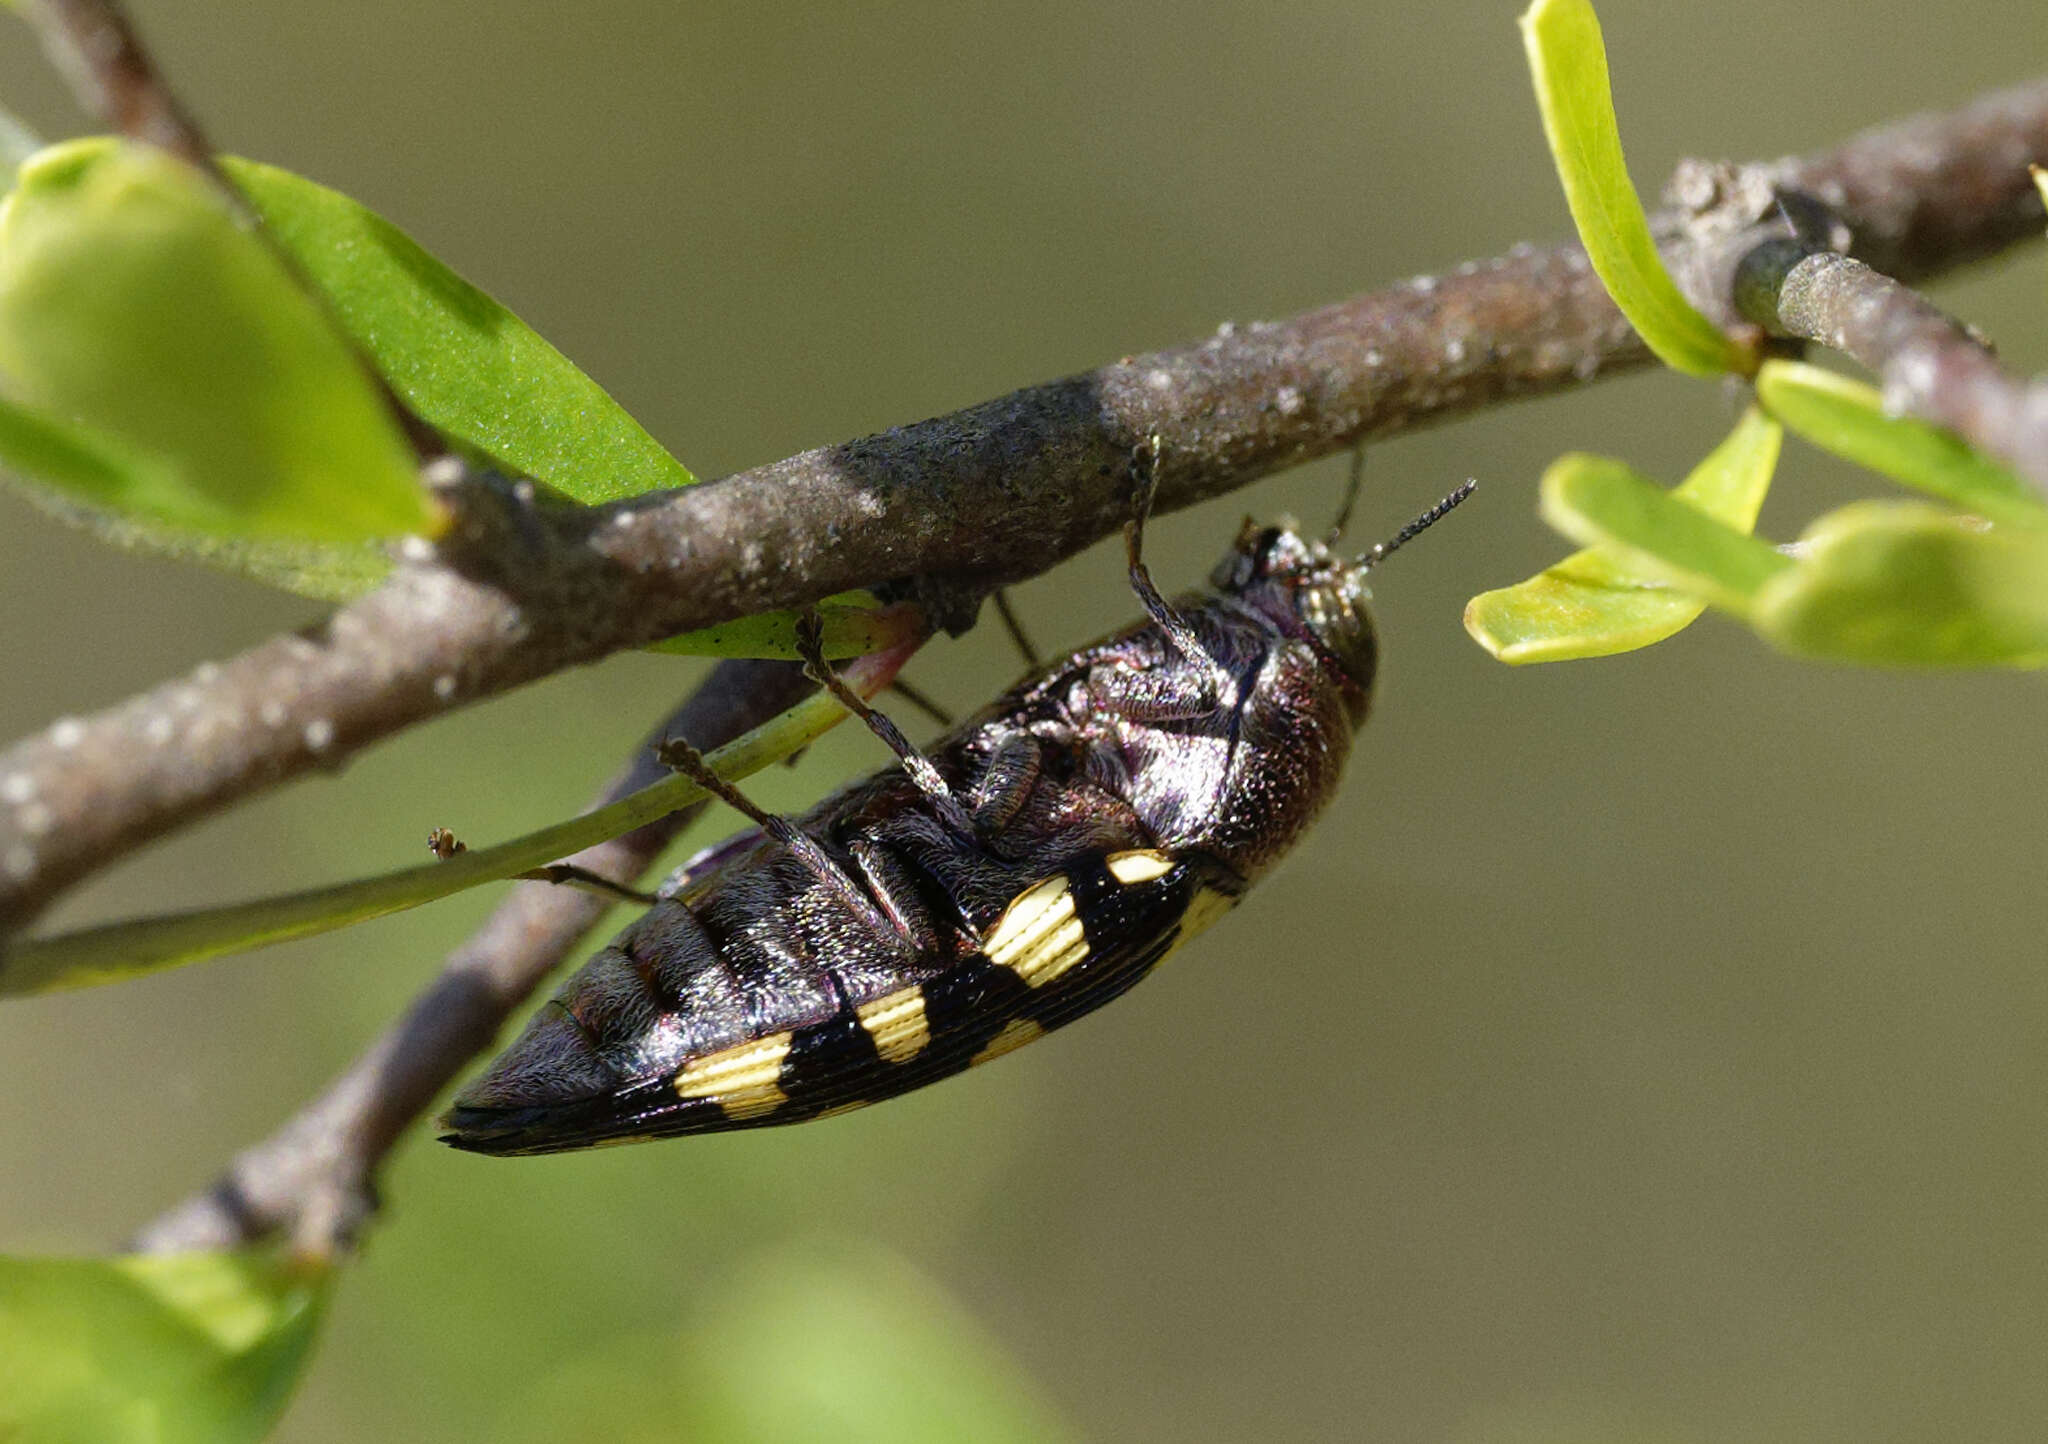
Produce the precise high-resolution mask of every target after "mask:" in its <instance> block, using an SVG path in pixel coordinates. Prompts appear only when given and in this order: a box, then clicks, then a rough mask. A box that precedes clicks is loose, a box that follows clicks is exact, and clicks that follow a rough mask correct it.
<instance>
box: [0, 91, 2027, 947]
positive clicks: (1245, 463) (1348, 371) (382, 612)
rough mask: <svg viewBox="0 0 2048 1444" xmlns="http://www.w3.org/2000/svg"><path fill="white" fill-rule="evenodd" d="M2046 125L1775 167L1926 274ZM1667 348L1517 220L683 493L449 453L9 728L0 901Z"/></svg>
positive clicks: (1036, 566) (1704, 232)
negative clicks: (362, 586) (606, 661)
mask: <svg viewBox="0 0 2048 1444" xmlns="http://www.w3.org/2000/svg"><path fill="white" fill-rule="evenodd" d="M1986 154H1988V155H1991V156H1994V157H1998V158H2000V161H2001V162H2004V161H2005V160H2008V159H2009V160H2010V162H2011V163H2010V165H2009V166H2008V165H2005V164H2003V163H2001V164H1999V165H1995V166H1994V165H1988V164H1987V163H1985V162H1984V161H1983V160H1982V158H1981V157H1982V156H1983V155H1986ZM2043 156H2048V81H2039V82H2035V83H2033V84H2031V85H2028V86H2025V87H2022V88H2020V89H2017V90H2014V91H2010V92H2006V93H2004V94H2001V95H1996V96H1992V97H1989V98H1987V99H1984V100H1980V101H1978V102H1977V103H1975V104H1973V105H1971V106H1969V107H1966V108H1964V109H1962V110H1959V111H1956V112H1953V113H1950V114H1948V115H1943V116H1933V117H1926V118H1923V119H1920V120H1917V121H1914V122H1910V123H1909V124H1908V125H1907V126H1905V127H1894V128H1892V129H1891V130H1888V131H1885V132H1880V133H1878V134H1876V135H1875V136H1872V137H1866V138H1863V139H1860V140H1857V141H1852V142H1850V143H1849V144H1848V145H1847V146H1845V147H1843V148H1842V149H1840V150H1838V151H1835V152H1833V153H1830V154H1828V155H1824V156H1820V157H1816V158H1814V159H1811V160H1808V161H1804V162H1786V163H1781V164H1779V165H1777V166H1774V167H1767V168H1764V169H1765V170H1767V171H1768V172H1769V173H1770V175H1771V176H1772V177H1774V178H1775V179H1777V180H1779V181H1784V182H1790V183H1807V184H1811V185H1813V186H1815V187H1816V188H1817V189H1818V190H1819V191H1820V193H1821V194H1822V195H1823V196H1824V198H1828V199H1830V200H1831V201H1832V202H1833V203H1835V204H1836V205H1837V209H1838V213H1839V215H1840V217H1841V219H1842V220H1843V221H1844V222H1845V223H1846V224H1847V225H1848V227H1849V228H1850V230H1851V231H1852V233H1853V234H1854V236H1855V241H1856V245H1857V247H1858V248H1859V249H1860V250H1862V251H1865V252H1867V253H1869V254H1872V255H1873V256H1890V257H1896V258H1904V259H1905V260H1907V261H1910V262H1911V265H1910V266H1907V265H1901V266H1900V268H1899V269H1900V272H1901V274H1908V273H1931V272H1932V271H1934V270H1935V269H1938V268H1939V267H1940V266H1941V265H1942V264H1943V261H1942V253H1941V252H1940V251H1939V249H1938V246H1947V247H1948V248H1949V249H1948V251H1947V252H1946V254H1948V255H1951V256H1954V257H1957V258H1971V257H1976V256H1981V255H1983V254H1986V253H1988V252H1989V251H1992V250H1995V249H1997V248H1998V247H1999V246H2002V245H2005V244H2009V243H2010V242H2012V241H2014V240H2016V239H2019V238H2020V237H2021V236H2023V235H2026V234H2030V233H2031V232H2032V231H2034V230H2037V229H2038V227H2039V224H2040V210H2039V202H2038V200H2037V199H2036V198H2035V197H2034V195H2033V192H2032V187H2031V184H2030V182H2029V180H2028V177H2027V174H2026V170H2025V166H2024V163H2023V162H2024V160H2025V159H2026V158H2028V157H2037V158H2038V157H2043ZM1715 219H1716V218H1715V217H1714V216H1712V215H1701V214H1679V215H1677V216H1674V217H1670V218H1667V222H1666V224H1667V226H1668V228H1669V230H1670V233H1671V234H1672V235H1673V240H1672V245H1671V250H1670V253H1669V254H1670V255H1671V256H1672V257H1673V258H1674V259H1675V260H1677V261H1679V262H1681V263H1683V262H1685V261H1686V260H1687V258H1688V256H1689V255H1694V254H1696V253H1700V252H1705V251H1716V252H1718V251H1720V250H1723V249H1725V246H1726V234H1725V232H1726V229H1727V228H1726V227H1725V226H1721V225H1717V224H1709V222H1711V221H1714V220H1715ZM1753 219H1754V217H1753V216H1749V215H1745V216H1744V217H1743V221H1744V223H1745V224H1746V223H1748V222H1749V221H1750V220H1753ZM1937 243H1938V244H1937ZM1914 268H1918V270H1917V271H1915V270H1914ZM1680 269H1681V272H1682V273H1683V271H1685V270H1686V269H1688V268H1687V267H1685V266H1684V265H1683V264H1681V266H1680ZM1724 309H1725V303H1724ZM1648 361H1649V355H1648V352H1647V351H1646V350H1645V349H1644V348H1643V346H1642V344H1641V342H1640V341H1639V340H1638V339H1637V338H1636V337H1635V335H1634V334H1633V333H1632V332H1631V331H1630V330H1629V329H1628V327H1627V326H1626V324H1625V323H1623V322H1622V320H1621V318H1620V317H1619V315H1618V314H1617V313H1616V312H1615V311H1614V309H1613V307H1612V305H1611V304H1610V302H1609V301H1608V299H1607V297H1606V295H1605V294H1604V292H1603V291H1602V289H1601V287H1600V283H1599V281H1598V280H1597V279H1596V278H1595V277H1594V276H1593V274H1592V273H1591V271H1590V269H1589V268H1588V267H1587V265H1586V262H1585V257H1584V255H1583V253H1582V252H1580V251H1579V250H1578V249H1577V248H1576V247H1564V248H1559V249H1556V250H1550V251H1538V250H1534V249H1531V248H1526V247H1523V248H1517V249H1516V250H1515V251H1513V252H1511V253H1510V254H1509V255H1508V256H1506V257H1503V258H1501V259H1498V260H1494V261H1489V262H1483V263H1474V264H1469V265H1466V266H1461V267H1459V268H1458V269H1457V270H1456V271H1455V272H1453V273H1450V274H1447V275H1443V276H1439V277H1423V278H1419V279H1417V280H1414V281H1411V282H1409V283H1407V284H1405V285H1401V286H1396V287H1394V288H1392V289H1389V290H1385V291H1380V292H1377V293H1374V294H1371V295H1367V296H1363V297H1359V298H1357V299H1354V300H1351V301H1347V302H1343V303H1341V304H1339V305H1335V306H1330V307H1327V308H1324V309H1322V310H1319V311H1313V312H1310V313H1308V314H1306V315H1303V316H1299V317H1296V318H1294V319H1293V320H1290V321H1285V322H1276V323H1253V324H1248V325H1239V326H1225V327H1224V328H1222V329H1221V330H1219V331H1218V332H1217V333H1216V334H1215V335H1214V336H1212V337H1210V338H1209V339H1207V340H1206V341H1203V342H1200V343H1197V344H1194V345H1189V346H1184V347H1180V348H1177V349H1174V350H1169V351H1162V352H1158V353H1155V354H1153V355H1149V356H1143V357H1135V358H1127V359H1125V360H1122V361H1119V362H1116V363H1114V364H1112V365H1109V366H1105V367H1102V368H1101V369H1099V370H1096V371H1093V372H1089V373H1087V374H1084V375H1081V376H1075V377H1069V378H1067V379H1065V380H1062V381H1056V382H1052V383H1049V384H1047V385H1042V386H1035V387H1030V388H1027V389H1025V390H1023V391H1019V392H1016V393H1014V394H1012V395H1010V396H1007V397H1004V398H1001V399H999V400H996V401H990V402H985V403H983V404H981V405H979V406H974V407H970V408H968V409H967V410H965V411H961V412H957V413H954V414H953V415H950V416H945V417H940V418H937V419H935V420H931V421H926V422H922V423H919V424H917V425H915V426H910V427H904V428H901V429H898V430H895V431H891V432H887V433H884V434H883V435H880V436H873V437H867V438H863V439H861V440H858V441H853V442H849V443H846V444H844V445H841V446H836V447H831V448H827V449H824V450H820V451H813V452H807V453H805V454H803V455H801V456H797V457H793V458H791V459H789V460H787V461H783V462H778V463H775V464H774V465H770V466H765V467H761V468H759V469H757V470H754V471H750V472H745V473H742V474H740V475H738V476H734V477H730V478H727V479H726V480H725V481H723V482H720V483H716V484H713V485H708V486H702V487H696V488H692V489H689V490H686V491H682V492H677V493H664V494H660V495H654V496H648V497H642V498H636V499H634V500H633V501H630V502H625V503H620V504H617V505H614V506H611V507H606V508H599V509H591V510H587V511H576V512H568V513H563V512H554V511H546V510H540V509H535V508H534V507H532V506H531V505H527V504H523V503H522V502H521V500H520V498H519V496H518V494H517V493H516V491H514V492H512V493H508V492H507V491H506V490H505V489H504V488H503V487H502V486H499V485H495V484H493V483H491V482H489V481H488V480H487V479H484V480H479V479H475V478H456V479H444V481H443V483H442V485H443V489H444V491H445V493H446V494H447V496H448V498H449V500H450V501H451V503H452V504H453V507H454V509H455V511H456V513H457V515H458V516H460V517H461V518H462V523H461V525H460V526H459V527H458V529H457V531H456V533H455V534H454V535H453V536H452V537H451V538H450V539H449V540H447V541H444V542H443V543H442V544H441V545H440V546H439V547H438V548H428V547H425V546H419V547H416V548H414V549H413V554H412V555H410V556H408V557H407V558H406V559H405V561H404V564H403V565H401V567H400V568H399V569H398V571H397V573H396V574H395V575H394V577H393V578H392V580H391V581H390V582H389V583H388V584H387V585H386V586H384V587H383V588H381V589H380V590H379V591H378V592H376V593H374V594H372V595H370V596H368V597H365V598H363V599H362V600H360V601H358V602H356V603H354V604H352V605H351V606H349V607H346V608H344V609H343V610H341V611H340V612H338V613H337V614H336V615H335V616H334V617H333V618H332V619H331V620H330V621H329V622H327V623H326V624H325V625H324V626H322V627H318V628H315V629H313V630H312V631H310V632H308V633H306V634H305V635H303V636H299V637H291V638H286V639H283V640H281V641H276V642H272V643H269V644H267V645H265V646H263V647H259V648H257V649H255V650H254V651H252V652H249V653H245V654H244V655H243V656H242V657H240V658H237V659H235V660H233V661H230V662H227V663H224V664H221V665H218V666H209V667H205V668H202V669H200V670H199V671H197V672H195V673H193V674H192V675H191V676H189V677H188V678H186V679H184V680H183V681H180V682H177V683H173V684H171V685H169V686H167V687H163V688H160V689H158V690H157V691H154V692H151V693H148V694H146V695H144V696H142V697H139V698H136V699H134V700H132V701H130V702H128V703H126V704H124V705H122V706H119V707H115V708H113V709H110V710H109V711H106V712H103V713H100V714H98V715H96V716H93V717H90V718H84V719H65V720H64V721H60V722H59V723H57V724H56V725H55V726H53V727H51V728H50V729H49V730H48V731H46V732H44V733H42V734H40V735H39V736H36V737H32V738H29V739H27V740H26V741H24V742H21V743H19V744H17V745H16V746H14V747H13V748H11V749H9V750H8V751H6V752H5V753H0V932H5V931H8V930H19V929H20V928H22V927H24V926H25V925H26V924H27V923H28V922H29V921H30V920H31V919H32V918H34V917H35V916H36V914H37V913H38V912H40V910H41V909H42V908H43V907H45V906H46V905H47V904H48V903H49V902H50V900H51V899H53V898H54V897H55V896H56V895H57V894H58V893H59V892H60V891H62V889H64V888H65V887H67V886H69V885H70V884H72V883H74V882H76V881H77V880H78V879H80V878H82V877H84V876H85V875H87V874H88V873H89V872H91V871H93V870H95V869H96V868H98V867H101V866H103V865H105V864H106V863H107V862H110V861H112V860H113V859H115V858H118V857H120V856H122V855H124V854H126V853H127V852H129V851H131V850H133V849H134V848H135V847H136V846H138V845H140V844H141V843H143V842H145V841H148V840H149V839H151V838H154V837H157V836H160V835H162V834H163V833H165V832H167V831H169V830H170V829H172V828H174V827H177V826H179V825H181V824H183V823H185V822H189V821H191V820H192V819H194V818H197V817H200V816H204V815H206V814H208V813H211V812H214V811H217V810H218V809H220V808H221V807H223V806H225V805H227V804H228V803H231V802H233V801H235V800H237V799H238V798H241V797H243V796H246V795H248V794H249V793H251V792H253V791H255V790H257V789H259V788H262V787H266V786H270V785H274V784H276V783H278V782H281V781H284V780H286V779H289V778H292V777H295V776H299V775H303V774H304V773H306V772H308V771H309V770H313V769H316V768H332V767H336V766H339V765H340V764H341V763H342V762H343V761H345V760H346V759H347V758H348V757H349V756H350V755H352V754H353V753H354V752H355V751H356V749H358V748H360V747H363V746H365V745H367V744H368V743H370V742H373V741H375V740H377V739H378V738H381V737H384V736H387V735H389V734H391V733H392V732H394V731H397V730H399V729H401V728H403V727H406V726H409V725H411V724H413V723H415V722H418V721H421V720H424V719H426V718H428V717H432V716H436V715H439V714H440V713H441V712H443V711H446V710H447V709H448V708H450V707H452V706H455V705H458V704H461V703H465V702H469V701H473V700H476V699H478V698H481V697H485V696H490V695H493V694H495V693H498V692H502V691H505V690H507V689H509V688H511V687H515V686H518V685H521V684H523V683H525V682H528V681H531V680H534V679H535V678H538V677H541V676H545V675H547V674H549V673H551V672H554V671H558V670H561V669H562V668H564V667H568V666H573V665H576V664H579V663H583V662H589V661H593V660H595V659H597V658H599V657H602V656H604V655H606V654H607V653H610V652H613V651H617V650H619V649H622V648H627V647H634V646H639V645H642V644H644V643H647V642H649V641H653V640H655V639H657V638H660V637H663V636H669V635H673V634H675V633H677V632H682V631H687V630H691V629H693V628H697V627H702V626H708V625H711V624H714V623H716V622H720V621H725V620H729V619H731V618H733V617H739V616H745V615H748V614H750V613H754V612H759V611H766V610H771V609H776V608H782V607H791V606H800V605H803V604H805V603H807V602H811V601H815V600H818V599H820V598H822V597H824V596H827V595H829V594H831V593H833V592H836V591H841V590H846V589H848V588H851V587H855V586H865V585H873V584H875V583H878V582H881V581H885V580H889V579H904V578H916V579H918V580H919V581H920V582H922V583H923V584H925V585H926V586H927V588H928V591H929V594H931V595H940V594H943V593H944V591H945V590H946V589H947V588H952V589H955V590H956V591H959V592H962V593H964V594H965V595H968V596H970V597H971V596H974V595H977V594H978V593H979V592H981V591H983V590H985V589H986V588H988V587H990V586H993V585H997V584H1000V583H1002V582H1005V581H1012V580H1017V579H1020V578H1023V577H1027V576H1034V575H1037V574H1039V573H1041V572H1043V571H1046V570H1048V569H1049V568H1051V567H1052V566H1054V565H1055V564H1057V563H1058V562H1060V561H1062V560H1064V559H1065V558H1067V557H1069V556H1072V555H1073V554H1075V553H1076V552H1078V551H1080V550H1081V549H1083V548H1084V547H1086V546H1088V545H1090V544H1091V543H1093V542H1095V541H1097V540H1099V539H1101V538H1103V537H1105V536H1107V535H1109V534H1110V533H1111V532H1112V531H1114V530H1115V529H1116V528H1117V527H1118V526H1120V525H1121V523H1122V521H1123V518H1124V515H1125V512H1126V509H1127V507H1128V495H1127V491H1128V470H1129V466H1128V463H1129V459H1130V456H1131V450H1132V448H1133V447H1134V446H1135V445H1136V444H1138V443H1139V442H1140V441H1141V440H1142V439H1143V438H1146V437H1148V436H1153V435H1156V436H1158V437H1159V438H1160V460H1159V472H1158V480H1159V506H1160V508H1161V509H1162V510H1172V509H1175V508H1178V507H1183V506H1188V505H1191V504H1193V503H1195V502H1198V501H1201V500H1204V499H1206V498H1209V497H1212V496H1216V495H1218V494H1221V493H1223V492H1226V491H1229V490H1231V489H1233V488H1236V487H1240V486H1244V485H1246V484H1248V483H1250V482H1252V481H1254V480H1257V479H1258V478H1259V477H1262V476H1264V475H1266V474H1267V473H1269V472H1272V471H1274V470H1277V469H1280V468H1282V467H1286V466H1291V465H1294V464H1296V463H1299V462H1302V461H1306V460H1309V459H1311V458H1314V457H1317V456H1322V455H1326V454H1329V453H1331V452H1335V451H1339V450H1344V449H1347V448H1349V447H1351V446H1353V445H1355V444H1356V443H1358V442H1359V441H1361V440H1369V439H1378V438H1381V437H1387V436H1392V435H1396V434H1398V433H1400V432H1402V431H1406V430H1409V429H1411V428H1414V427H1417V426H1422V425H1428V424H1433V423H1437V422H1441V421H1445V420H1448V419H1451V418H1453V417H1456V416H1459V415H1463V414H1466V413H1468V412H1471V411H1474V410H1477V409H1480V408H1482V407H1486V406H1490V405H1494V404H1497V403H1500V402H1503V401H1508V400H1513V399H1516V398H1519V397H1525V396H1536V395H1543V394H1548V393H1552V392H1557V391H1561V390H1566V389H1569V388H1572V387H1574V386H1577V385H1579V384H1581V383H1583V382H1587V381H1591V380H1593V379H1595V378H1598V377H1601V376H1606V375H1611V374H1614V373H1617V372H1620V371H1624V370H1629V369H1633V368H1636V367H1640V366H1643V365H1646V364H1647V363H1648Z"/></svg>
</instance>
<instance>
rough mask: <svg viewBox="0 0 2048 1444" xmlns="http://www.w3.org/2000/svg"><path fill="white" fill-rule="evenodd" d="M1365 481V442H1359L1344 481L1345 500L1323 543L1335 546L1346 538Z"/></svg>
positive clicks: (1353, 450) (1354, 449) (1327, 545)
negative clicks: (1352, 510) (1346, 478)
mask: <svg viewBox="0 0 2048 1444" xmlns="http://www.w3.org/2000/svg"><path fill="white" fill-rule="evenodd" d="M1364 481H1365V443H1364V442H1362V441H1361V442H1359V443H1358V445H1356V446H1354V447H1352V448H1351V476H1350V478H1349V479H1348V480H1347V481H1345V483H1344V502H1343V505H1341V506H1339V507H1338V508H1337V520H1336V521H1334V522H1332V523H1331V524H1330V534H1329V535H1328V536H1326V537H1324V538H1323V545H1324V546H1326V547H1334V546H1335V545H1337V543H1338V542H1340V541H1342V540H1344V528H1345V527H1347V526H1349V525H1350V524H1351V509H1352V508H1353V507H1355V506H1357V505H1358V490H1359V487H1360V486H1361V485H1363V484H1364Z"/></svg>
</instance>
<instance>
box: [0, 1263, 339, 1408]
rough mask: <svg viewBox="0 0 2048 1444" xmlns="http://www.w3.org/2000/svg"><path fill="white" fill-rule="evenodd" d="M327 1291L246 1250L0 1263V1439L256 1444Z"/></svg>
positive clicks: (307, 1276) (307, 1272)
mask: <svg viewBox="0 0 2048 1444" xmlns="http://www.w3.org/2000/svg"><path fill="white" fill-rule="evenodd" d="M327 1282H328V1275H327V1274H326V1272H325V1271H324V1270H318V1269H315V1268H313V1267H312V1266H310V1265H303V1264H289V1263H286V1262H284V1261H282V1260H280V1259H279V1258H277V1257H276V1256H274V1255H271V1254H268V1253H255V1252H249V1253H231V1254H220V1253H186V1254H163V1255H138V1256H131V1257H123V1258H105V1259H23V1258H0V1439H5V1440H20V1441H22V1444H31V1441H33V1444H187V1441H189V1444H237V1441H249V1444H254V1441H256V1440H259V1439H261V1438H262V1437H263V1436H264V1435H265V1434H267V1433H268V1432H269V1431H270V1428H271V1426H272V1425H273V1424H274V1423H276V1421H277V1418H278V1416H279V1415H280V1414H282V1413H283V1412H284V1406H285V1403H286V1402H287V1400H288V1399H289V1398H290V1396H291V1391H292V1387H293V1385H294V1384H295V1383H296V1382H297V1380H298V1376H299V1373H300V1371H301V1369H302V1368H303V1367H304V1364H305V1362H306V1357H307V1354H308V1352H309V1351H310V1349H311V1347H312V1343H313V1335H314V1332H315V1330H316V1328H317V1327H318V1325H319V1322H320V1316H321V1312H322V1307H323V1305H324V1303H325V1300H326V1294H327Z"/></svg>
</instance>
